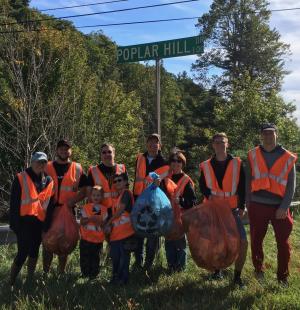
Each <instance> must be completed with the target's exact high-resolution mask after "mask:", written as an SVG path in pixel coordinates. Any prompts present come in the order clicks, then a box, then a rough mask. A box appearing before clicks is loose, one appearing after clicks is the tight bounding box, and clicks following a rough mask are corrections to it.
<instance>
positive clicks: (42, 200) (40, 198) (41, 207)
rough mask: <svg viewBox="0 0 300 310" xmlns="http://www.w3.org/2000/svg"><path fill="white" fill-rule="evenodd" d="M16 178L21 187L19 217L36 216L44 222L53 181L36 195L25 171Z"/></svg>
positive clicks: (33, 185)
mask: <svg viewBox="0 0 300 310" xmlns="http://www.w3.org/2000/svg"><path fill="white" fill-rule="evenodd" d="M17 177H18V180H19V183H20V186H21V201H20V216H26V215H29V216H36V217H37V218H38V219H39V220H40V221H44V220H45V216H46V210H47V207H48V205H49V202H50V199H51V197H52V195H53V186H54V182H53V180H51V181H50V182H49V184H48V185H47V186H46V187H45V188H44V189H43V190H42V191H41V192H39V193H38V192H37V189H36V187H35V184H34V183H33V181H32V180H31V178H30V176H29V175H28V174H27V173H26V171H22V172H20V173H18V175H17Z"/></svg>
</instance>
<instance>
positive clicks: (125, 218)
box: [113, 215, 130, 227]
mask: <svg viewBox="0 0 300 310" xmlns="http://www.w3.org/2000/svg"><path fill="white" fill-rule="evenodd" d="M129 222H130V218H129V217H128V216H123V215H122V216H121V218H120V220H118V221H116V222H113V226H114V227H116V226H120V225H123V224H126V223H129Z"/></svg>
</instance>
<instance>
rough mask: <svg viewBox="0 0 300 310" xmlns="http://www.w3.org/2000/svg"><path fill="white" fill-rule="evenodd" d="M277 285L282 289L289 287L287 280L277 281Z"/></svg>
mask: <svg viewBox="0 0 300 310" xmlns="http://www.w3.org/2000/svg"><path fill="white" fill-rule="evenodd" d="M278 284H279V285H280V286H281V287H283V288H287V287H289V282H288V280H287V279H281V280H278Z"/></svg>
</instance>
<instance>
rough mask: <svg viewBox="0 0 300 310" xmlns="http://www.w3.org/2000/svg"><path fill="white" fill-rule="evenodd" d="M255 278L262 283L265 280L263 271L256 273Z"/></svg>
mask: <svg viewBox="0 0 300 310" xmlns="http://www.w3.org/2000/svg"><path fill="white" fill-rule="evenodd" d="M255 278H256V280H257V281H258V282H262V281H263V280H264V279H265V273H264V272H263V271H255Z"/></svg>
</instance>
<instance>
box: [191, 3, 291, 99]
mask: <svg viewBox="0 0 300 310" xmlns="http://www.w3.org/2000/svg"><path fill="white" fill-rule="evenodd" d="M267 6H268V3H267V2H266V1H265V0H214V1H213V3H212V5H211V7H210V11H209V13H207V14H204V15H202V17H201V18H199V23H198V27H199V28H200V33H201V35H203V37H204V39H205V44H206V48H207V51H206V52H205V53H204V54H202V55H200V56H199V58H198V60H197V61H196V63H195V64H194V66H193V67H194V69H195V70H196V72H197V73H198V74H199V75H198V79H199V81H200V82H201V81H203V80H204V81H206V82H208V83H210V84H215V85H217V86H218V88H219V89H222V90H223V91H224V92H225V94H228V93H229V94H230V93H231V91H232V85H233V84H232V83H233V81H235V80H236V79H239V78H240V77H241V76H242V75H244V74H246V75H247V76H248V77H249V78H250V80H251V81H254V80H257V81H258V82H259V83H260V84H261V85H262V86H263V87H262V89H261V91H262V94H264V95H268V94H270V92H272V91H274V90H275V91H279V90H280V88H281V83H282V80H283V77H284V76H285V74H286V73H287V72H286V71H285V69H284V57H285V56H287V54H288V52H289V49H288V45H287V44H284V43H282V42H281V41H280V34H279V33H278V31H277V30H275V29H270V26H269V20H270V16H271V12H270V11H269V10H268V8H267ZM212 68H215V69H217V72H218V74H217V76H213V77H212V76H211V71H209V69H212Z"/></svg>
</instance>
